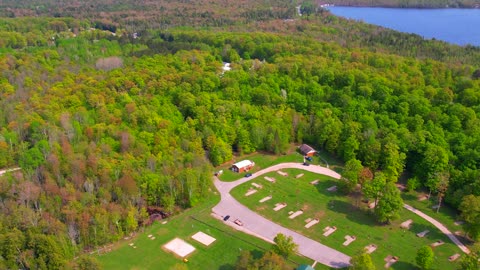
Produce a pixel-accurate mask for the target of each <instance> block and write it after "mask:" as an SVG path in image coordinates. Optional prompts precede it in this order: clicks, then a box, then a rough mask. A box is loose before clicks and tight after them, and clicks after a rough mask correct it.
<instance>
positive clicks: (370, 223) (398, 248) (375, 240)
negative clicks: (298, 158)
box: [232, 169, 462, 269]
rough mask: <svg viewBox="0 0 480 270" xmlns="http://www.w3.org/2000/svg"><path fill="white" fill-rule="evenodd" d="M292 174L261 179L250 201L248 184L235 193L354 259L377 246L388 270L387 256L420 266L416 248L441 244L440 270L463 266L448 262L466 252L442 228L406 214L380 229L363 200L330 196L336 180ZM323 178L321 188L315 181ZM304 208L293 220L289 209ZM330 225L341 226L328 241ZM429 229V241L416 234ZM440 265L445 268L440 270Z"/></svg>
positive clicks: (437, 250) (403, 264)
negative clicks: (408, 225)
mask: <svg viewBox="0 0 480 270" xmlns="http://www.w3.org/2000/svg"><path fill="white" fill-rule="evenodd" d="M282 171H285V172H287V173H288V174H289V176H287V177H284V176H280V175H279V174H277V173H276V172H271V173H268V174H266V175H265V176H270V177H275V178H276V179H277V181H276V183H270V182H268V181H266V180H263V176H262V177H261V178H260V179H262V180H263V181H262V180H257V179H255V181H256V182H259V181H261V184H262V185H263V189H260V190H259V191H258V192H257V193H255V194H253V195H251V196H249V197H245V196H244V194H245V192H246V190H248V189H249V188H250V187H251V186H252V185H251V183H250V182H247V183H245V184H243V185H241V186H238V187H237V188H235V189H234V190H232V195H233V196H234V197H235V198H237V200H239V201H240V202H242V203H243V204H244V205H246V206H247V207H249V208H250V209H252V210H255V211H256V212H258V213H260V214H261V215H263V216H265V217H267V218H268V219H270V220H273V221H274V222H277V223H279V224H282V225H283V226H285V227H287V228H290V229H293V230H295V231H297V232H299V233H301V234H303V235H306V236H308V237H310V238H312V239H314V240H316V241H319V242H320V243H323V244H325V245H327V246H329V247H332V248H334V249H337V250H339V251H342V252H344V253H345V254H348V255H350V256H352V255H355V254H357V253H358V252H360V251H361V250H363V248H364V247H365V246H367V245H369V244H376V245H377V246H378V248H377V250H376V251H375V252H373V253H372V258H373V260H374V263H375V264H376V266H377V268H378V269H383V265H384V264H385V261H384V258H385V257H386V256H388V255H393V256H397V257H399V258H400V260H399V261H398V262H397V263H395V264H394V265H393V266H392V269H413V268H415V256H416V253H417V250H418V249H419V248H420V247H422V246H424V245H429V244H431V243H433V242H436V241H437V240H442V241H444V242H445V244H443V245H441V246H438V247H436V248H434V252H435V256H436V263H435V264H434V265H437V269H456V268H457V267H458V263H456V262H449V261H448V257H449V256H451V255H453V254H455V253H462V252H461V251H460V249H459V248H458V247H457V246H455V245H454V244H453V243H452V242H451V241H450V240H449V239H448V238H447V237H446V236H445V235H444V234H442V233H441V232H440V231H439V230H438V229H437V228H435V227H434V226H433V225H431V224H430V223H428V222H427V221H425V220H423V219H422V218H420V217H418V216H417V215H415V214H414V213H411V212H409V211H407V210H404V209H403V210H402V211H401V212H400V216H401V218H400V219H399V220H396V221H394V222H392V224H390V225H385V226H382V225H379V224H377V223H376V222H375V218H374V217H373V215H372V214H370V213H369V212H368V211H367V210H360V208H361V209H364V208H366V205H365V204H364V203H362V202H361V201H360V198H358V199H353V198H351V197H346V196H343V195H341V194H339V193H338V192H329V191H327V188H329V187H331V186H333V185H336V184H337V182H336V180H335V179H333V178H330V177H327V176H322V175H318V174H314V173H310V172H306V171H303V170H298V169H284V170H282ZM300 173H304V174H305V175H304V176H303V177H301V178H299V179H295V178H294V177H295V176H296V175H298V174H300ZM316 179H319V180H320V181H319V183H318V184H317V185H311V184H310V182H312V181H313V180H316ZM269 195H272V196H273V198H272V199H271V200H268V201H266V202H264V203H259V202H258V201H259V200H260V199H262V198H264V197H266V196H269ZM282 202H286V203H287V204H288V206H287V207H285V208H283V209H281V210H279V211H278V212H275V211H273V210H272V209H273V208H274V207H275V204H276V203H282ZM300 209H302V210H303V211H304V213H303V214H302V215H300V216H298V217H296V218H295V219H289V218H288V216H289V214H288V213H289V212H290V211H293V212H295V211H297V210H300ZM307 218H318V219H319V220H320V222H319V223H318V224H316V225H314V226H313V227H311V228H309V229H306V228H305V227H304V226H305V225H306V222H305V220H306V219H307ZM408 219H412V220H413V224H412V226H411V228H410V229H409V230H404V229H401V228H400V223H402V222H403V221H405V220H408ZM327 226H335V227H337V231H336V232H334V233H333V234H331V235H330V236H328V237H325V236H323V229H324V228H325V227H327ZM424 230H429V231H430V233H429V234H427V235H426V236H425V237H424V238H419V237H417V236H416V234H417V233H419V232H421V231H424ZM346 235H351V236H356V240H355V241H354V242H352V243H351V244H350V245H349V246H343V242H344V241H345V236H346ZM440 266H441V267H440Z"/></svg>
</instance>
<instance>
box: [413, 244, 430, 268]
mask: <svg viewBox="0 0 480 270" xmlns="http://www.w3.org/2000/svg"><path fill="white" fill-rule="evenodd" d="M434 259H435V254H434V253H433V250H432V248H431V247H430V246H423V247H421V248H420V249H419V250H418V251H417V257H415V261H416V262H417V265H418V266H419V267H420V268H421V269H430V267H431V266H432V264H433V261H434Z"/></svg>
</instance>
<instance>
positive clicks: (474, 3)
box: [322, 0, 480, 8]
mask: <svg viewBox="0 0 480 270" xmlns="http://www.w3.org/2000/svg"><path fill="white" fill-rule="evenodd" d="M322 3H327V4H335V5H340V6H364V7H400V8H480V1H479V0H420V1H418V0H417V1H410V0H373V1H372V0H368V1H367V0H331V1H322Z"/></svg>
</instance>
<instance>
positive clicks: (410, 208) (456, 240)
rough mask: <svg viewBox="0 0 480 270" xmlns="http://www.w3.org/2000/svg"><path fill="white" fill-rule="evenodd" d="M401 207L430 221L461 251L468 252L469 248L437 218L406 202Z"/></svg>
mask: <svg viewBox="0 0 480 270" xmlns="http://www.w3.org/2000/svg"><path fill="white" fill-rule="evenodd" d="M403 207H404V208H405V209H407V210H409V211H412V212H413V213H415V214H417V215H418V216H420V217H421V218H423V219H425V220H426V221H428V222H430V223H432V225H433V226H435V227H437V228H438V229H439V230H440V231H441V232H442V233H444V234H445V235H446V236H447V237H448V238H450V240H452V242H453V243H454V244H455V245H457V246H458V247H459V248H460V249H461V250H462V251H463V252H465V253H467V254H468V253H470V250H469V249H468V248H467V247H466V246H465V245H464V244H462V242H460V240H458V238H457V237H455V235H454V234H453V233H452V232H450V231H449V230H448V229H447V227H445V226H444V225H443V224H442V223H440V222H438V221H437V220H435V219H434V218H432V217H430V216H429V215H427V214H425V213H423V212H422V211H420V210H418V209H416V208H414V207H412V206H410V205H408V204H404V205H403Z"/></svg>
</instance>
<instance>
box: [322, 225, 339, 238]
mask: <svg viewBox="0 0 480 270" xmlns="http://www.w3.org/2000/svg"><path fill="white" fill-rule="evenodd" d="M336 230H337V227H335V226H332V227H330V226H328V227H325V229H323V232H324V233H323V236H329V235H330V234H332V233H334V232H335V231H336Z"/></svg>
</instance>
